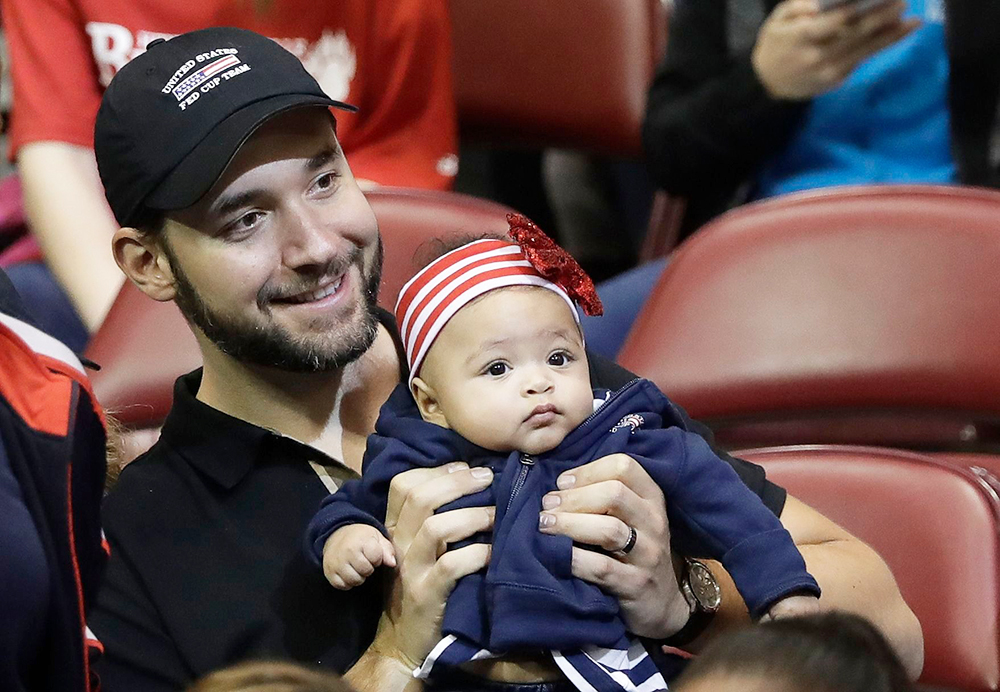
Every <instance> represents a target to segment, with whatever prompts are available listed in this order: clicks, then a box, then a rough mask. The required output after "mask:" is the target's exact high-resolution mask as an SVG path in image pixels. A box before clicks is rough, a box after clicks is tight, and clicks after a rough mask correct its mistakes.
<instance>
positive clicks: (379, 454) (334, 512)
mask: <svg viewBox="0 0 1000 692" xmlns="http://www.w3.org/2000/svg"><path fill="white" fill-rule="evenodd" d="M417 465H419V464H417V463H416V461H415V460H414V459H413V454H412V452H411V451H410V450H408V449H407V448H406V447H405V445H403V444H402V443H401V442H399V441H398V440H393V439H390V438H387V437H383V436H381V435H378V434H375V435H371V436H370V437H369V438H368V445H367V449H366V452H365V458H364V462H363V464H362V470H363V473H362V476H361V478H360V479H358V480H351V481H348V482H347V483H344V485H343V486H342V487H341V488H340V489H339V490H338V491H337V492H335V493H333V494H332V495H330V496H329V497H327V498H326V499H324V500H323V502H322V503H321V504H320V507H319V511H318V512H316V516H314V517H313V519H312V521H310V522H309V527H308V528H307V529H306V536H305V546H304V547H305V551H306V555H307V556H308V557H309V559H310V560H311V561H312V562H313V564H315V565H316V566H318V567H319V566H322V564H323V546H324V545H325V544H326V541H327V539H328V538H329V537H330V536H331V535H333V532H334V531H336V530H337V529H339V528H341V527H343V526H347V525H348V524H368V525H369V526H374V527H375V528H377V529H378V530H379V531H381V532H382V534H383V535H385V536H386V537H387V538H388V533H386V529H385V525H384V523H383V522H384V521H385V512H386V504H387V502H388V498H389V484H390V483H391V482H392V479H393V477H394V476H395V475H396V474H398V473H402V472H403V471H407V470H409V469H411V468H414V467H415V466H417Z"/></svg>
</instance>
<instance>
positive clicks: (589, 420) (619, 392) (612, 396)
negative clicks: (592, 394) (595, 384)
mask: <svg viewBox="0 0 1000 692" xmlns="http://www.w3.org/2000/svg"><path fill="white" fill-rule="evenodd" d="M638 381H639V378H638V377H636V378H635V379H634V380H632V381H630V382H629V383H628V384H626V385H625V386H624V387H622V388H621V389H619V390H618V391H617V392H613V393H612V394H611V396H609V397H608V399H607V401H605V402H604V403H603V404H601V405H600V406H599V407H598V409H597V410H596V411H594V412H593V413H591V414H590V415H589V416H587V419H586V420H585V421H583V422H582V423H580V425H579V426H577V430H579V429H580V428H582V427H584V426H586V425H587V424H588V423H590V422H591V421H592V420H594V418H595V417H597V414H598V413H601V412H602V411H603V410H604V409H605V408H607V406H608V404H610V403H611V402H612V401H614V400H615V399H617V398H618V397H619V396H621V395H622V394H624V393H625V391H626V390H628V389H631V388H632V385H634V384H635V383H636V382H638Z"/></svg>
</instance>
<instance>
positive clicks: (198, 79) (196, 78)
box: [171, 55, 240, 101]
mask: <svg viewBox="0 0 1000 692" xmlns="http://www.w3.org/2000/svg"><path fill="white" fill-rule="evenodd" d="M239 64H240V59H239V58H237V57H236V56H235V55H226V56H224V57H221V58H219V59H218V60H216V61H214V62H210V63H209V64H207V65H205V66H204V67H203V68H201V69H200V70H198V71H197V72H195V73H193V74H191V75H189V76H188V77H187V78H185V80H184V81H183V82H181V83H180V84H178V85H177V86H175V87H174V90H173V91H172V92H171V93H172V94H173V95H174V97H175V98H176V99H177V100H178V101H183V100H184V99H185V97H187V95H188V94H190V93H191V92H192V91H194V90H195V89H197V88H198V87H199V86H201V85H202V84H204V83H205V82H207V81H208V80H209V79H211V78H212V77H213V76H215V75H217V74H219V73H220V72H222V71H223V70H225V69H228V68H230V67H233V66H234V65H239Z"/></svg>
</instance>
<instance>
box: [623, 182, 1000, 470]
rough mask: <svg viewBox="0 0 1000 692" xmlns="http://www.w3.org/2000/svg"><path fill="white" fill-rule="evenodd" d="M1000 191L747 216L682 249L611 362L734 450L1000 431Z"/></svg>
mask: <svg viewBox="0 0 1000 692" xmlns="http://www.w3.org/2000/svg"><path fill="white" fill-rule="evenodd" d="M998 219H1000V193H995V192H990V191H984V190H975V189H963V188H940V187H930V186H927V187H895V186H886V187H873V188H841V189H832V190H828V191H821V192H813V193H804V194H798V195H790V196H788V197H783V198H775V199H773V200H769V201H765V202H761V203H758V204H752V205H748V206H746V207H743V208H741V209H738V210H735V211H733V212H730V213H728V214H725V215H724V216H722V217H720V218H719V219H717V220H716V221H714V222H713V223H711V224H709V225H708V226H706V227H705V228H704V229H702V230H701V231H700V232H699V233H697V234H696V235H695V236H694V237H692V238H691V239H690V240H689V241H688V242H686V243H685V244H684V245H683V246H682V247H681V249H680V250H679V251H678V252H677V253H676V256H675V258H674V259H673V260H672V261H671V263H670V264H669V266H668V268H667V270H666V271H665V272H664V274H663V275H662V276H661V278H660V281H659V283H658V284H657V285H656V286H655V288H654V289H653V292H652V294H651V296H650V298H649V300H648V302H647V303H646V305H645V307H644V309H643V311H642V312H641V313H640V315H639V318H638V319H637V320H636V323H635V325H634V327H633V329H632V332H631V333H630V334H629V337H628V339H627V340H626V343H625V345H624V347H623V349H622V352H621V354H620V356H619V360H620V362H621V363H622V364H623V365H624V366H625V367H627V368H630V369H632V370H633V371H635V372H637V373H640V374H642V375H644V376H646V377H649V378H650V379H652V380H654V381H655V382H656V383H657V384H659V385H660V386H661V387H662V388H663V389H664V390H665V391H667V392H669V393H670V395H671V397H672V398H674V399H675V400H676V401H677V402H678V403H679V404H680V405H682V406H684V407H685V408H687V410H688V411H689V413H691V415H692V416H694V417H696V418H700V419H703V420H705V421H706V422H708V423H710V424H711V425H712V426H713V427H715V428H716V430H717V432H718V434H719V436H720V440H721V441H722V442H723V443H724V444H728V445H729V446H750V445H761V444H789V443H800V442H802V443H810V442H850V443H871V444H881V445H887V446H911V447H923V448H935V449H937V448H955V449H968V450H974V449H979V448H981V447H983V446H985V445H987V444H989V443H991V442H995V440H996V439H997V437H998V436H1000V425H998V421H1000V338H997V335H1000V271H998V270H997V267H1000V222H998Z"/></svg>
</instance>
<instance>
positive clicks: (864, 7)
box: [816, 0, 890, 14]
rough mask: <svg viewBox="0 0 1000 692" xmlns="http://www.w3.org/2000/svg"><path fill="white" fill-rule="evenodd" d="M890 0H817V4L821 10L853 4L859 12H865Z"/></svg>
mask: <svg viewBox="0 0 1000 692" xmlns="http://www.w3.org/2000/svg"><path fill="white" fill-rule="evenodd" d="M889 1H890V0H816V4H817V5H818V6H819V10H820V12H826V11H827V10H832V9H833V8H835V7H841V6H842V5H853V6H854V8H855V10H856V11H857V12H858V14H864V13H865V12H867V11H868V10H872V9H875V8H876V7H878V6H879V5H882V4H885V3H886V2H889Z"/></svg>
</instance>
